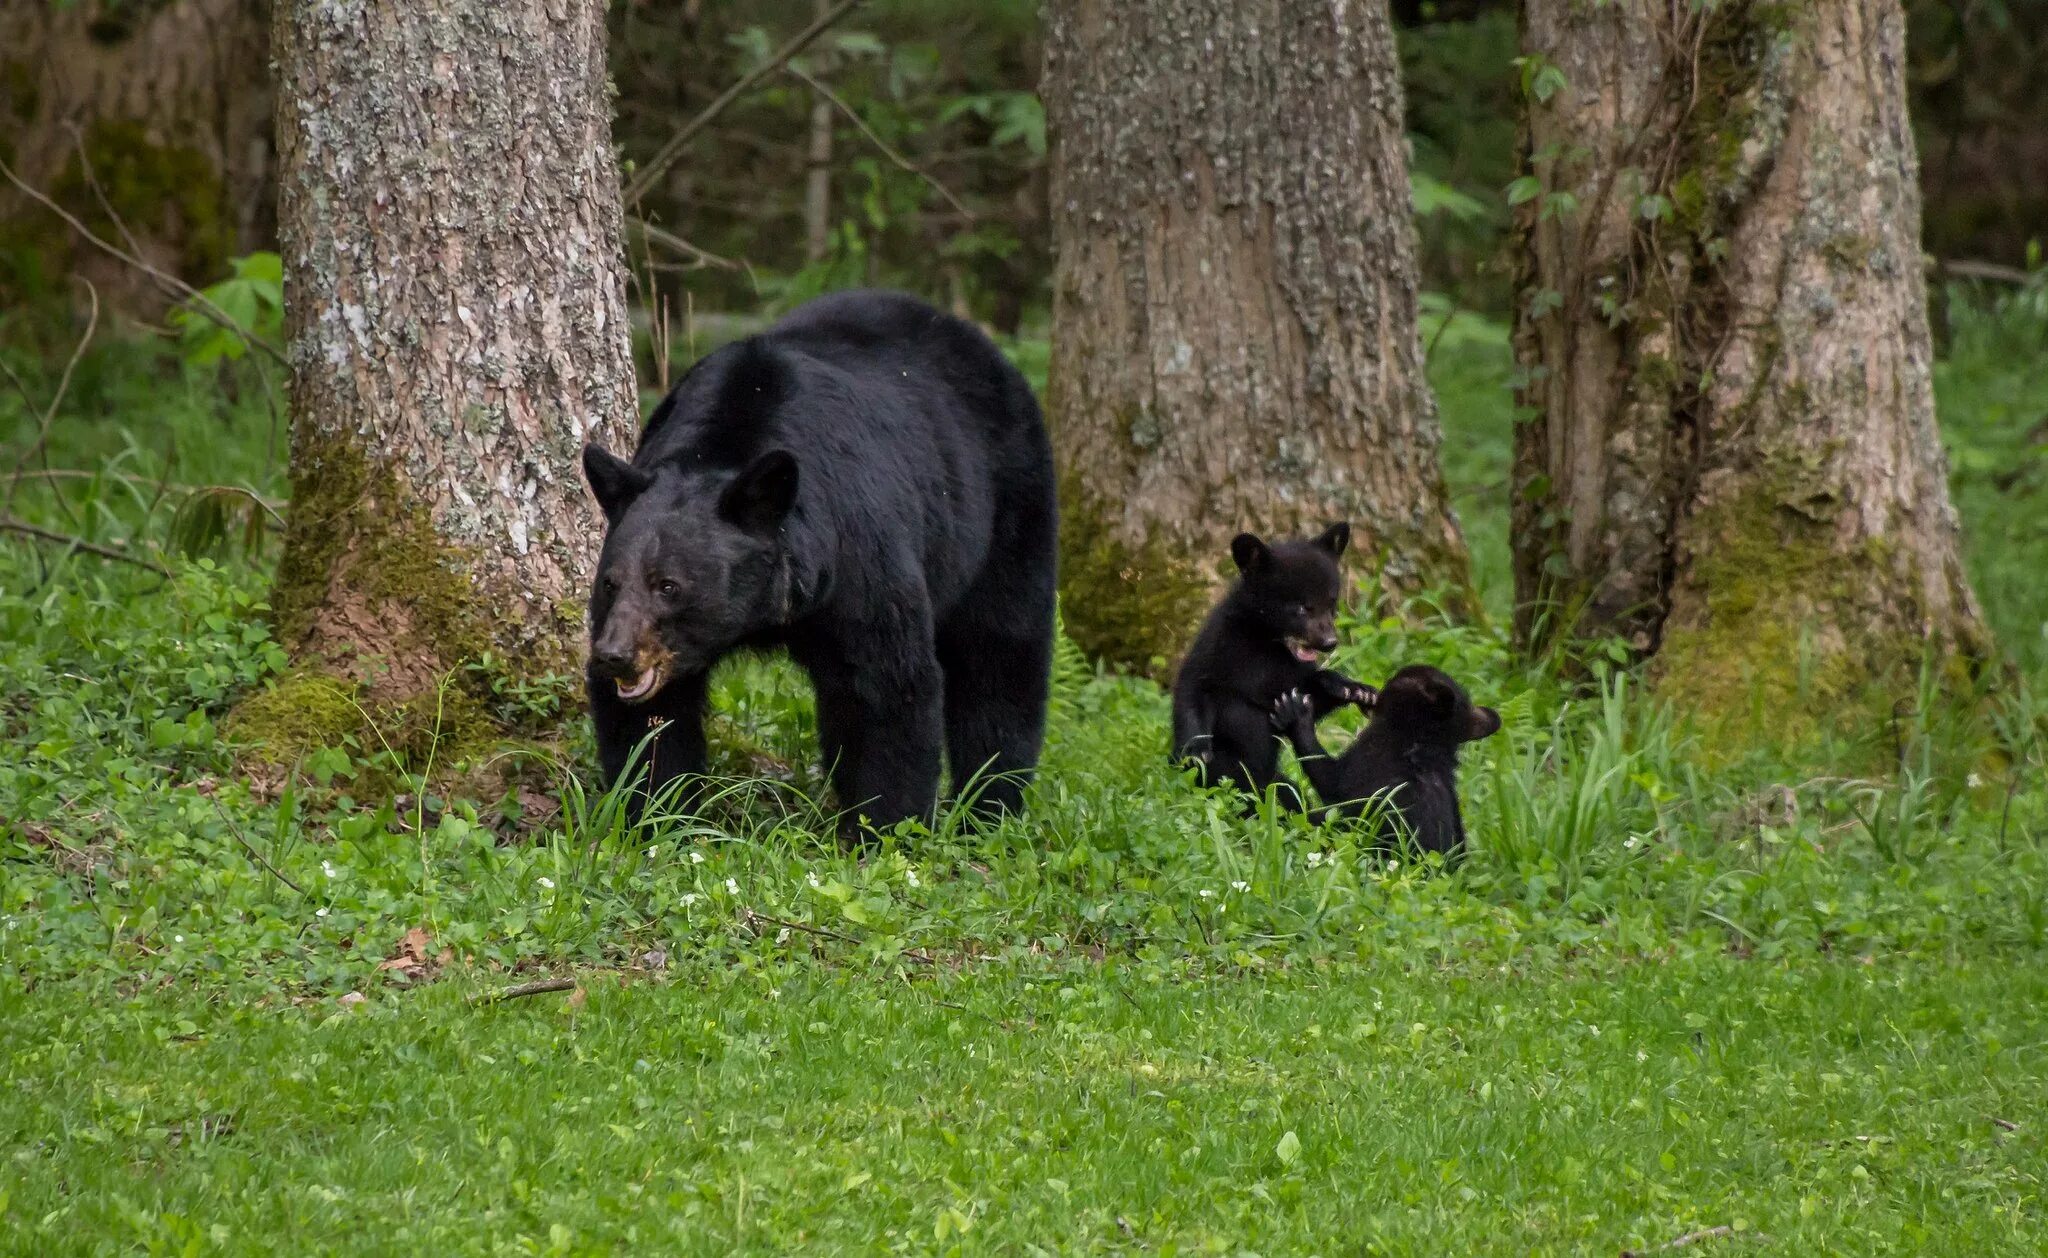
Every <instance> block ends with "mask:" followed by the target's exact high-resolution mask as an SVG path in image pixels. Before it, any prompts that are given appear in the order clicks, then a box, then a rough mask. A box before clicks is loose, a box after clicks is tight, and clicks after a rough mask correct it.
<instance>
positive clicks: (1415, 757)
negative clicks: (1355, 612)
mask: <svg viewBox="0 0 2048 1258" xmlns="http://www.w3.org/2000/svg"><path fill="white" fill-rule="evenodd" d="M1316 718H1317V712H1316V705H1315V701H1314V699H1313V697H1312V696H1310V695H1307V694H1304V693H1302V692H1300V691H1293V692H1290V693H1288V694H1287V695H1284V696H1282V698H1281V699H1280V701H1279V702H1277V703H1275V704H1274V705H1273V728H1274V729H1276V730H1278V731H1279V732H1281V733H1283V734H1285V735H1286V736H1287V737H1288V739H1289V741H1291V742H1292V743H1293V744H1294V752H1295V755H1296V756H1298V757H1299V758H1300V761H1301V770H1302V772H1303V773H1304V774H1306V775H1307V776H1308V780H1309V783H1310V784H1311V785H1313V786H1314V787H1315V788H1316V794H1318V795H1320V796H1322V798H1323V803H1324V804H1325V805H1327V807H1326V808H1325V809H1323V811H1324V812H1337V813H1339V814H1341V815H1345V816H1354V817H1355V816H1358V815H1359V814H1360V813H1361V812H1363V811H1364V809H1365V808H1366V806H1367V804H1368V802H1369V801H1371V800H1372V799H1374V798H1375V797H1378V796H1384V798H1385V800H1386V803H1387V805H1388V806H1387V807H1386V808H1385V809H1382V810H1381V811H1380V812H1379V814H1378V821H1377V825H1376V830H1377V835H1378V841H1379V845H1380V847H1381V848H1382V849H1383V850H1385V849H1390V848H1391V847H1392V846H1393V843H1394V839H1395V830H1394V827H1393V826H1392V825H1391V824H1389V823H1390V821H1391V820H1392V817H1393V815H1398V816H1399V817H1400V819H1401V823H1402V825H1404V826H1405V827H1406V828H1407V830H1408V832H1409V834H1411V835H1412V836H1413V837H1414V840H1415V844H1416V846H1417V847H1419V848H1421V849H1423V850H1424V851H1429V852H1443V853H1446V854H1453V853H1456V852H1458V851H1460V850H1462V849H1463V848H1464V846H1465V819H1464V817H1463V816H1462V815H1461V814H1460V812H1459V810H1458V748H1459V746H1460V745H1461V744H1464V743H1468V742H1472V741H1474V740H1476V739H1480V738H1487V737H1490V736H1492V735H1493V734H1494V733H1496V732H1498V731H1499V729H1500V713H1498V712H1495V711H1494V710H1493V709H1492V708H1482V707H1479V706H1478V705H1476V704H1474V703H1473V702H1472V700H1471V698H1470V697H1468V696H1467V695H1466V694H1465V688H1464V687H1463V686H1460V685H1459V684H1458V683H1457V682H1455V681H1453V680H1451V677H1450V675H1449V674H1447V673H1444V672H1443V671H1441V670H1439V669H1435V668H1431V667H1429V666H1428V665H1427V664H1411V665H1409V666H1408V667H1406V668H1404V669H1402V670H1401V671H1400V672H1398V673H1395V674H1394V675H1393V676H1392V677H1390V678H1388V679H1387V683H1386V685H1384V686H1382V687H1380V692H1379V699H1378V701H1377V702H1375V703H1374V704H1373V707H1372V720H1371V721H1370V722H1368V723H1367V725H1366V727H1365V729H1364V731H1363V732H1361V733H1360V734H1359V735H1358V737H1357V738H1356V739H1354V740H1353V741H1352V743H1351V745H1350V746H1349V747H1347V748H1345V749H1344V754H1343V755H1341V756H1338V757H1336V758H1335V759H1332V758H1331V757H1330V755H1329V754H1328V753H1327V752H1325V751H1324V750H1323V745H1322V743H1320V742H1319V741H1317V739H1316V724H1315V723H1316Z"/></svg>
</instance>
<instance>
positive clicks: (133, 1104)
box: [0, 956, 2048, 1254]
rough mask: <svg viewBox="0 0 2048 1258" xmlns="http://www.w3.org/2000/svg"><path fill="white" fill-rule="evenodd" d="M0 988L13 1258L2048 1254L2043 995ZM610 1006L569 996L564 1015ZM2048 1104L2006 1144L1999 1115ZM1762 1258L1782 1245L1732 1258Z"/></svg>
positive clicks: (1845, 977)
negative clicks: (117, 993)
mask: <svg viewBox="0 0 2048 1258" xmlns="http://www.w3.org/2000/svg"><path fill="white" fill-rule="evenodd" d="M462 986H466V984H454V983H449V984H439V985H436V986H434V987H432V988H429V989H426V990H423V991H418V992H409V993H403V994H379V995H378V996H376V997H375V998H373V999H372V1000H371V1001H370V1002H368V1003H367V1004H365V1005H364V1006H362V1007H361V1008H359V1009H357V1010H356V1011H355V1012H353V1013H347V1012H338V1011H336V1010H335V1009H334V1008H333V1007H332V1005H331V1004H327V1003H324V1002H323V1003H322V1004H321V1005H319V1006H315V1007H310V1008H304V1009H298V1008H290V1007H284V1008H261V1007H258V1008H249V1007H243V1006H238V1005H235V1004H233V1003H230V1002H209V1001H207V1000H205V999H204V998H203V997H195V996H190V995H168V994H167V995H162V996H155V997H150V998H146V999H140V1000H135V1001H131V1002H128V1003H127V1004H126V1005H124V1006H120V1007H116V1008H98V1007H94V1006H91V1005H81V1004H79V1003H76V1002H60V1001H55V1000H50V999H44V998H23V997H21V996H20V995H19V994H12V995H8V996H5V997H0V1024H4V1025H5V1026H6V1028H7V1030H6V1032H5V1037H6V1045H7V1048H8V1050H9V1055H10V1058H11V1065H10V1067H9V1068H8V1072H7V1079H6V1082H7V1084H8V1086H7V1088H6V1089H5V1091H4V1094H0V1120H4V1121H5V1122H6V1123H7V1124H8V1125H9V1126H10V1127H13V1128H15V1129H17V1130H19V1131H21V1132H23V1133H34V1135H33V1138H32V1139H30V1140H28V1141H25V1142H23V1143H21V1144H18V1145H17V1148H16V1151H15V1153H14V1155H13V1157H12V1159H11V1165H10V1168H9V1175H8V1178H9V1192H10V1194H11V1199H10V1201H9V1203H8V1213H7V1215H6V1219H7V1220H8V1221H11V1222H12V1223H13V1224H14V1226H15V1228H16V1229H17V1230H16V1231H15V1232H14V1237H15V1244H16V1246H17V1249H18V1252H30V1251H35V1252H44V1253H51V1252H58V1251H61V1250H64V1249H68V1248H70V1247H72V1246H78V1247H80V1248H84V1247H85V1246H84V1245H82V1244H81V1242H82V1241H84V1240H85V1238H94V1239H95V1240H96V1241H98V1242H99V1243H101V1244H103V1245H105V1246H106V1247H108V1248H110V1249H111V1248H120V1249H129V1250H141V1249H144V1248H148V1249H150V1250H151V1251H153V1252H186V1250H185V1249H184V1247H185V1246H186V1245H187V1244H189V1243H192V1242H194V1241H196V1242H197V1245H198V1251H201V1252H211V1251H224V1252H265V1251H267V1250H269V1249H270V1248H271V1247H272V1245H273V1244H274V1243H275V1242H276V1241H277V1240H279V1239H280V1238H286V1237H290V1238H295V1239H300V1240H303V1241H307V1242H312V1243H315V1244H317V1245H318V1247H319V1248H321V1249H323V1250H330V1251H333V1252H354V1253H452V1252H506V1253H529V1252H541V1253H579V1254H580V1253H592V1254H594V1253H614V1252H622V1251H623V1252H689V1253H706V1254H710V1253H792V1252H806V1253H876V1252H912V1253H930V1252H946V1251H948V1250H949V1249H951V1248H953V1247H955V1246H957V1247H958V1248H959V1249H960V1250H961V1251H965V1252H975V1253H1032V1252H1070V1253H1098V1252H1106V1251H1119V1252H1141V1253H1175V1252H1178V1253H1243V1252H1248V1251H1253V1250H1256V1251H1259V1252H1265V1253H1317V1252H1321V1253H1417V1254H1441V1253H1488V1252H1505V1251H1510V1250H1512V1251H1517V1252H1522V1251H1538V1252H1605V1253H1610V1254H1611V1253H1614V1252H1616V1251H1617V1250H1619V1249H1621V1248H1624V1247H1644V1246H1647V1245H1651V1244H1656V1243H1659V1242H1662V1241H1667V1240H1669V1239H1671V1238H1674V1237H1676V1236H1679V1235H1681V1234H1684V1233H1687V1232H1690V1231H1694V1230H1696V1229H1699V1228H1703V1227H1713V1226H1734V1227H1739V1228H1742V1229H1743V1230H1744V1231H1746V1232H1750V1233H1762V1234H1765V1235H1767V1236H1768V1237H1769V1238H1770V1241H1769V1242H1768V1243H1767V1244H1764V1245H1762V1246H1761V1247H1759V1248H1757V1249H1755V1252H1766V1253H1813V1252H1829V1253H1879V1252H1906V1251H1913V1252H1923V1253H1932V1252H1946V1253H2018V1252H2023V1251H2024V1250H2026V1249H2027V1248H2028V1247H2029V1245H2028V1242H2027V1238H2029V1237H2031V1238H2034V1239H2035V1240H2038V1239H2039V1237H2040V1236H2041V1235H2042V1232H2041V1193H2042V1188H2043V1182H2042V1181H2043V1173H2044V1170H2048V1167H2044V1164H2043V1160H2042V1157H2041V1153H2040V1143H2039V1141H2040V1137H2039V1132H2038V1130H2037V1129H2038V1125H2039V1121H2040V1118H2041V1115H2042V1114H2043V1113H2044V1112H2048V1082H2044V1073H2043V1070H2042V1064H2043V1063H2042V1044H2043V1041H2044V1038H2048V1012H2044V1011H2048V979H2044V976H2043V974H2042V973H2041V972H2040V971H2039V970H2026V969H2023V970H2021V971H2019V972H2017V973H2015V972H2014V971H2012V970H2011V969H2009V968H2008V967H2007V966H2005V965H2003V964H2001V963H1999V962H1998V961H1997V960H1995V959H1994V960H1990V961H1987V960H1984V959H1978V958H1971V957H1961V956H1959V957H1950V958H1946V959H1942V958H1929V959H1916V960H1911V961H1885V962H1879V963H1877V964H1873V965H1859V964H1855V963H1853V962H1848V961H1829V962H1819V963H1814V962H1808V963H1806V964H1803V965H1801V966H1798V967H1788V966H1779V965H1767V964H1760V963H1756V962H1745V961H1739V960H1734V959H1731V958H1728V957H1725V956H1696V957H1691V958H1687V959H1684V960H1677V961H1670V962H1665V963H1660V964H1655V965H1634V966H1617V965H1613V964H1611V963H1610V964H1568V965H1537V966H1534V967H1523V966H1511V967H1495V966H1491V965H1486V966H1477V965H1473V966H1450V967H1439V966H1433V965H1406V964H1403V963H1402V962H1401V961H1400V960H1398V959H1393V958H1389V959H1386V960H1381V961H1377V962H1370V963H1364V964H1359V965H1352V966H1345V967H1313V966H1303V967H1295V968H1290V969H1288V970H1286V971H1284V972H1278V973H1260V974H1255V975H1248V974H1243V973H1236V972H1230V971H1224V972H1220V973H1219V972H1214V971H1210V970H1208V969H1207V968H1206V967H1203V966H1200V965H1188V966H1180V965H1173V964H1156V965H1155V964H1131V963H1125V962H1120V961H1111V962H1105V963H1093V962H1089V963H1079V964H1074V965H1070V966H1066V967H1060V968H1055V969H1045V968H1040V967H1026V968H1019V967H1013V966H1001V965H998V966H992V967H989V968H986V969H983V970H978V971H974V972H967V973H958V974H954V973H947V974H943V975H940V976H937V977H934V978H930V979H923V980H919V981H907V980H904V979H892V978H888V977H884V976H880V975H873V974H869V973H863V972H860V971H858V970H849V969H844V968H832V967H821V966H816V965H794V964H783V965H768V966H764V967H761V968H758V969H752V968H744V967H730V968H717V969H709V970H703V971H696V970H692V971H690V972H687V973H675V974H662V975H658V976H651V977H643V978H640V979H639V980H638V981H635V982H632V983H630V984H622V983H619V982H616V981H614V980H612V979H610V978H594V979H592V980H590V981H589V983H588V984H587V986H586V988H585V989H584V990H585V992H586V998H585V999H584V1000H578V1001H577V1002H576V1005H571V1004H570V1003H568V1002H567V1001H566V1000H565V998H564V997H563V996H561V995H545V996H537V997H533V998H531V999H528V1000H525V1001H520V1002H514V1003H506V1004H502V1005H498V1006H495V1007H472V1006H469V1005H467V1004H465V1003H464V1001H463V1000H462V994H463V993H462V992H461V991H459V990H458V988H459V987H462ZM578 1006H580V1007H578ZM1997 1119H2004V1120H2005V1121H2007V1122H2015V1121H2018V1122H2022V1123H2023V1124H2024V1125H2023V1126H2021V1128H2020V1130H2018V1131H2008V1130H2006V1129H2005V1128H2004V1127H2002V1126H2000V1125H1999V1124H1998V1123H1997V1122H1996V1121H1995V1120H1997ZM1741 1252H1745V1253H1747V1252H1752V1250H1751V1249H1750V1248H1745V1249H1743V1250H1742V1251H1741Z"/></svg>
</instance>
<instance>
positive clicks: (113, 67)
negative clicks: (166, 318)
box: [0, 0, 275, 318]
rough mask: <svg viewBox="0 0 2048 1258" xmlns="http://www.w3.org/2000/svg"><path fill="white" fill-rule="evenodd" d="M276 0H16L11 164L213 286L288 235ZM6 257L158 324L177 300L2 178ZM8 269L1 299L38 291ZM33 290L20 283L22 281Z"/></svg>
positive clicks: (99, 227)
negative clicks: (280, 169) (282, 222)
mask: <svg viewBox="0 0 2048 1258" xmlns="http://www.w3.org/2000/svg"><path fill="white" fill-rule="evenodd" d="M269 9H270V6H269V4H268V3H267V0H163V2H160V3H154V4H135V3H117V2H115V0H85V2H83V3H77V4H53V3H48V2H47V0H10V2H9V3H7V4H4V5H0V157H4V158H5V159H6V160H7V163H8V164H9V165H10V166H12V167H13V168H14V170H15V173H16V174H18V175H20V176H21V177H22V179H23V180H25V181H26V182H27V183H29V184H30V185H31V186H33V187H35V188H38V189H40V190H42V191H44V192H47V193H49V194H50V195H51V196H52V197H54V198H55V199H56V200H57V202H58V203H59V204H61V205H63V206H64V207H65V208H66V209H67V210H69V211H71V212H72V213H73V214H75V215H76V216H77V217H78V218H79V219H80V220H82V221H83V222H85V223H86V224H87V225H88V226H90V227H92V228H93V230H94V231H95V232H97V233H99V234H100V235H102V236H104V237H105V238H107V239H109V240H112V241H115V242H117V243H121V244H123V245H124V246H127V247H132V248H133V249H134V250H135V251H137V252H139V253H140V254H141V255H142V257H143V258H144V259H145V260H147V261H148V262H149V263H150V264H151V265H153V266H157V267H159V268H161V269H162V270H165V271H167V272H170V273H171V274H173V275H177V276H179V277H181V278H183V279H185V280H186V281H188V282H190V283H193V284H199V285H204V284H208V283H211V282H213V281H214V280H217V279H219V278H221V277H222V275H224V274H225V273H226V271H227V265H228V259H229V258H231V257H233V256H235V255H237V254H240V253H246V252H248V251H250V250H251V249H257V248H263V247H267V246H268V245H269V243H270V240H271V236H272V232H273V230H274V226H275V222H274V212H273V207H274V204H275V201H274V197H273V189H274V187H275V179H274V169H275V163H274V157H273V154H272V149H271V142H270V116H271V101H270V88H269V74H268V70H267V63H268V61H269V46H270V29H269ZM0 251H5V252H14V251H20V252H21V253H22V254H24V255H26V256H28V257H32V258H33V259H34V261H35V262H36V263H37V267H36V270H37V271H38V272H39V274H40V277H41V280H40V282H41V283H43V284H46V285H47V284H53V283H56V282H57V277H61V276H63V275H64V274H66V273H76V274H79V275H82V276H84V277H86V278H87V279H89V280H91V281H92V282H93V285H94V286H95V287H96V288H98V289H99V291H100V294H101V296H102V297H103V298H104V299H105V300H106V301H107V302H108V303H109V304H110V305H112V306H114V307H115V308H117V309H121V310H125V311H128V312H130V313H133V314H137V315H140V316H142V317H145V318H155V317H156V316H157V315H159V314H161V312H162V311H163V309H164V307H165V305H166V304H167V303H168V302H169V300H170V297H169V295H167V294H166V293H164V292H162V291H160V290H159V289H158V288H156V287H155V286H154V285H153V284H152V282H151V281H150V280H149V279H148V277H146V276H144V275H142V274H141V273H140V272H138V271H136V270H135V269H133V268H131V267H128V266H127V265H126V264H124V263H121V262H119V261H116V260H115V259H113V258H110V257H107V256H106V255H105V254H102V253H100V252H98V251H97V250H95V249H93V248H92V247H91V246H89V245H85V244H82V243H80V242H78V241H76V240H74V239H73V238H72V235H71V229H70V228H69V227H67V226H65V225H64V224H63V223H62V222H60V221H58V220H57V219H56V217H55V216H53V215H51V214H49V213H48V212H47V211H45V210H44V209H43V208H41V207H40V206H37V205H35V204H34V203H33V202H32V201H30V200H29V199H28V198H27V197H26V196H24V195H23V194H22V193H20V192H19V191H18V190H17V189H15V188H14V187H13V185H11V184H5V185H0ZM8 269H9V268H5V267H0V301H8V300H20V299H22V298H26V297H30V296H33V295H34V294H33V293H31V292H29V291H27V289H29V288H30V287H32V286H33V285H32V284H31V283H29V282H27V281H29V280H30V279H31V277H30V276H27V275H18V276H17V277H16V281H17V282H16V283H12V284H10V283H9V282H8V279H7V272H8ZM16 288H18V289H21V290H22V291H15V292H10V291H8V290H9V289H16Z"/></svg>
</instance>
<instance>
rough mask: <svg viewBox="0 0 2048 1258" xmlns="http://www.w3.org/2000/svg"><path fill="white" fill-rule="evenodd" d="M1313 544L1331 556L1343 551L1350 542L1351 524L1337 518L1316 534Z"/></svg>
mask: <svg viewBox="0 0 2048 1258" xmlns="http://www.w3.org/2000/svg"><path fill="white" fill-rule="evenodd" d="M1315 544H1316V545H1318V546H1320V547H1322V548H1323V549H1324V550H1327V551H1329V552H1330V555H1331V557H1333V558H1334V557H1336V556H1338V555H1341V554H1343V553H1344V548H1345V547H1346V546H1349V545H1350V544H1351V525H1350V524H1348V523H1346V522H1345V521H1342V520H1339V521H1338V522H1337V523H1335V524H1332V525H1331V526H1330V527H1329V528H1326V529H1324V530H1323V531H1322V532H1321V533H1318V534H1317V535H1316V541H1315Z"/></svg>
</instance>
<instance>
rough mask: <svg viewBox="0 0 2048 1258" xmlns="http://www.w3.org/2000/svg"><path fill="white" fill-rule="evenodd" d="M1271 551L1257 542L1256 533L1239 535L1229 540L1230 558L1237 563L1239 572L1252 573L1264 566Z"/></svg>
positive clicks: (1260, 542)
mask: <svg viewBox="0 0 2048 1258" xmlns="http://www.w3.org/2000/svg"><path fill="white" fill-rule="evenodd" d="M1272 553H1273V552H1272V551H1270V550H1267V549H1266V544H1265V543H1264V542H1262V541H1260V540H1259V537H1258V534H1256V533H1239V534H1238V535H1237V536H1236V537H1233V538H1231V539H1230V557H1231V558H1232V559H1234V560H1236V561H1237V570H1238V571H1239V572H1254V571H1257V570H1258V569H1259V568H1261V567H1263V566H1264V565H1265V562H1266V560H1267V559H1268V558H1270V557H1271V556H1272Z"/></svg>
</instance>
